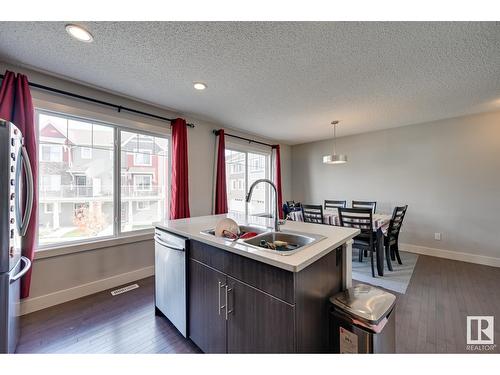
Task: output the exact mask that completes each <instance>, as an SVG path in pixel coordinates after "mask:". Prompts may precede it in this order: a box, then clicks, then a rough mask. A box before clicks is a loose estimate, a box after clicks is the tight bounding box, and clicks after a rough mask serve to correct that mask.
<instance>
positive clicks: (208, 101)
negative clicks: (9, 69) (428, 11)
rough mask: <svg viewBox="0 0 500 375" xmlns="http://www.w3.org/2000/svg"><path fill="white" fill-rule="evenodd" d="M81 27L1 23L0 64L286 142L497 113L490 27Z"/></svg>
mask: <svg viewBox="0 0 500 375" xmlns="http://www.w3.org/2000/svg"><path fill="white" fill-rule="evenodd" d="M80 24H81V25H84V26H85V27H86V28H87V29H88V30H90V31H91V32H92V34H93V35H94V38H95V41H94V42H93V43H90V44H85V43H80V42H77V41H75V40H73V39H71V38H70V37H69V36H68V35H67V33H66V32H65V30H64V25H65V24H64V23H60V22H43V23H35V22H27V23H20V22H0V59H2V60H4V61H8V62H14V63H21V64H27V65H29V66H31V67H34V68H38V69H41V70H44V71H47V72H53V73H57V74H58V75H63V76H67V77H70V78H72V79H76V80H79V81H82V82H86V83H89V84H91V85H94V86H98V87H102V88H104V89H107V90H112V91H114V92H117V93H121V94H126V95H127V96H132V97H136V98H138V99H141V100H144V101H147V102H151V103H154V104H158V105H161V106H165V107H168V108H175V109H177V110H179V111H181V112H183V113H185V114H191V115H193V116H195V117H198V118H201V119H206V120H210V121H215V122H218V123H220V124H222V125H223V126H227V127H232V128H237V129H242V130H245V131H247V132H250V133H255V134H260V135H263V136H267V137H271V138H274V139H279V140H282V141H285V142H288V143H290V144H295V143H303V142H307V141H312V140H317V139H323V138H327V137H331V136H332V133H331V128H330V126H329V124H330V121H331V120H333V119H338V120H340V121H341V123H340V126H339V135H341V136H342V135H347V134H355V133H361V132H367V131H373V130H377V129H384V128H390V127H395V126H401V125H408V124H414V123H420V122H425V121H432V120H437V119H441V118H448V117H454V116H459V115H464V114H469V113H474V112H481V111H487V110H493V109H498V108H500V101H499V99H500V24H499V23H498V22H497V23H494V22H491V23H477V22H471V23H458V22H456V23H441V22H439V23H416V22H412V23H409V22H405V23H369V22H366V23H345V22H330V23H317V22H300V23H291V22H285V23H281V22H268V23H264V22H247V23H240V22H234V23H219V22H216V23H206V22H200V23H179V22H158V23H157V22H119V23H118V22H81V23H80ZM193 81H203V82H206V83H207V85H208V89H207V90H206V91H204V92H197V91H195V90H193V87H192V82H193Z"/></svg>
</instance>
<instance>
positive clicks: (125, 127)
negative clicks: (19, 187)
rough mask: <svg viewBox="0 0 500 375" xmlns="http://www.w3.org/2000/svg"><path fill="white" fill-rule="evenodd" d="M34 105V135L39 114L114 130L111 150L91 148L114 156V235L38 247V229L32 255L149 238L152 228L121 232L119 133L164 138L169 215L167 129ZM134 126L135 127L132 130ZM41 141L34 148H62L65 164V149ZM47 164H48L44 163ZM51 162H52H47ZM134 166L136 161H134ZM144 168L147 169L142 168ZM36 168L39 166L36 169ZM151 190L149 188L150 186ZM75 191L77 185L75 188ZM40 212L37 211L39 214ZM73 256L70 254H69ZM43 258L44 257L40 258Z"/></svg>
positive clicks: (38, 102)
mask: <svg viewBox="0 0 500 375" xmlns="http://www.w3.org/2000/svg"><path fill="white" fill-rule="evenodd" d="M34 104H35V111H34V112H35V126H36V129H37V134H38V131H39V122H38V121H39V114H40V113H42V114H45V115H49V116H50V115H53V116H61V117H65V118H67V119H72V120H80V121H88V122H91V123H92V124H96V125H100V126H106V127H110V128H111V129H113V147H112V148H107V147H103V146H95V147H94V146H91V147H90V148H92V147H93V148H101V149H106V150H108V151H110V156H113V160H114V161H113V199H112V204H113V218H112V222H113V224H112V225H113V234H112V235H107V236H100V237H89V238H86V239H78V240H74V241H64V242H60V243H50V244H40V242H39V233H38V228H37V233H36V239H35V252H40V253H43V252H44V251H45V252H46V251H48V250H53V251H56V250H57V252H60V251H61V250H60V249H65V250H64V253H66V252H67V251H66V248H73V247H74V246H77V247H81V248H83V249H87V248H92V246H93V244H95V246H97V248H101V247H102V243H106V242H110V243H112V242H117V243H122V241H123V239H124V238H134V237H137V238H142V237H144V236H145V235H149V234H151V233H153V232H154V226H153V227H151V228H146V229H139V230H132V231H123V232H122V231H121V203H122V202H121V188H120V187H121V159H122V158H121V154H122V152H121V151H122V149H121V139H120V135H121V131H126V132H135V133H138V134H140V135H144V136H150V137H156V138H164V139H166V140H167V145H168V146H167V147H168V148H167V154H166V155H164V156H165V157H166V158H167V167H168V168H167V171H166V173H167V176H166V179H167V182H168V184H167V186H165V190H166V192H165V194H166V204H167V207H166V213H167V215H168V212H169V205H170V190H171V171H172V164H171V160H172V137H171V132H170V130H169V129H168V130H167V131H165V129H164V128H163V129H160V128H159V127H156V126H154V125H149V124H145V123H139V122H136V121H131V120H129V119H121V118H119V117H112V121H110V116H106V115H104V116H103V115H101V114H100V113H99V112H94V111H92V110H91V111H87V110H81V109H80V108H79V107H76V106H66V105H63V106H60V105H58V104H56V103H52V102H50V101H45V100H36V98H35V100H34ZM134 125H135V126H134ZM40 143H41V141H40V139H38V137H37V146H39V147H40V146H42V145H49V146H52V145H56V146H60V147H61V150H62V152H61V155H62V158H61V159H62V161H64V149H63V145H58V144H47V143H45V144H43V143H42V144H40ZM153 156H154V154H153V153H152V152H151V164H150V165H147V166H151V165H152V159H153ZM42 161H44V160H42V157H41V156H40V159H39V162H42ZM44 162H47V161H44ZM48 162H51V161H48ZM134 163H135V160H134ZM145 166H146V165H145ZM37 168H38V165H37ZM151 176H152V179H151V183H153V175H152V174H151ZM40 181H41V178H39V179H38V184H39V185H38V191H40ZM151 187H152V185H151ZM75 188H76V185H75ZM39 211H40V210H39ZM40 213H41V212H38V215H40ZM70 252H72V251H70ZM42 257H45V255H43V256H42Z"/></svg>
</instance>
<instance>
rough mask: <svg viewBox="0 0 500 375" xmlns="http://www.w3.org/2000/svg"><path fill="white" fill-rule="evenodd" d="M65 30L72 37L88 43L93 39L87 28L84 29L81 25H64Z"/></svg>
mask: <svg viewBox="0 0 500 375" xmlns="http://www.w3.org/2000/svg"><path fill="white" fill-rule="evenodd" d="M66 31H67V32H68V34H69V35H71V36H72V37H73V38H75V39H77V40H79V41H81V42H85V43H90V42H92V41H93V40H94V37H93V36H92V34H91V33H89V32H88V31H87V30H85V29H84V28H83V27H81V26H77V25H66Z"/></svg>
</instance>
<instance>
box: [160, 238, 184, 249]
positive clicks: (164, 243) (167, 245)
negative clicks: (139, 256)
mask: <svg viewBox="0 0 500 375" xmlns="http://www.w3.org/2000/svg"><path fill="white" fill-rule="evenodd" d="M155 241H156V242H157V243H158V244H160V245H162V246H165V247H167V248H169V249H172V250H177V251H185V249H184V248H183V247H180V246H177V245H174V244H172V243H169V242H165V241H163V240H162V239H161V237H160V236H155Z"/></svg>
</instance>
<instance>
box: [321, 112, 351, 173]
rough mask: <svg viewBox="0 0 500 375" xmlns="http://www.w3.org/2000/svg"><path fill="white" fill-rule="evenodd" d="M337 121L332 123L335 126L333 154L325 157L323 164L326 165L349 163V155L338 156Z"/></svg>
mask: <svg viewBox="0 0 500 375" xmlns="http://www.w3.org/2000/svg"><path fill="white" fill-rule="evenodd" d="M338 123H339V122H338V121H337V120H334V121H332V125H333V154H331V155H325V156H323V163H325V164H344V163H347V155H345V154H337V152H336V150H335V148H336V145H337V124H338Z"/></svg>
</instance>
